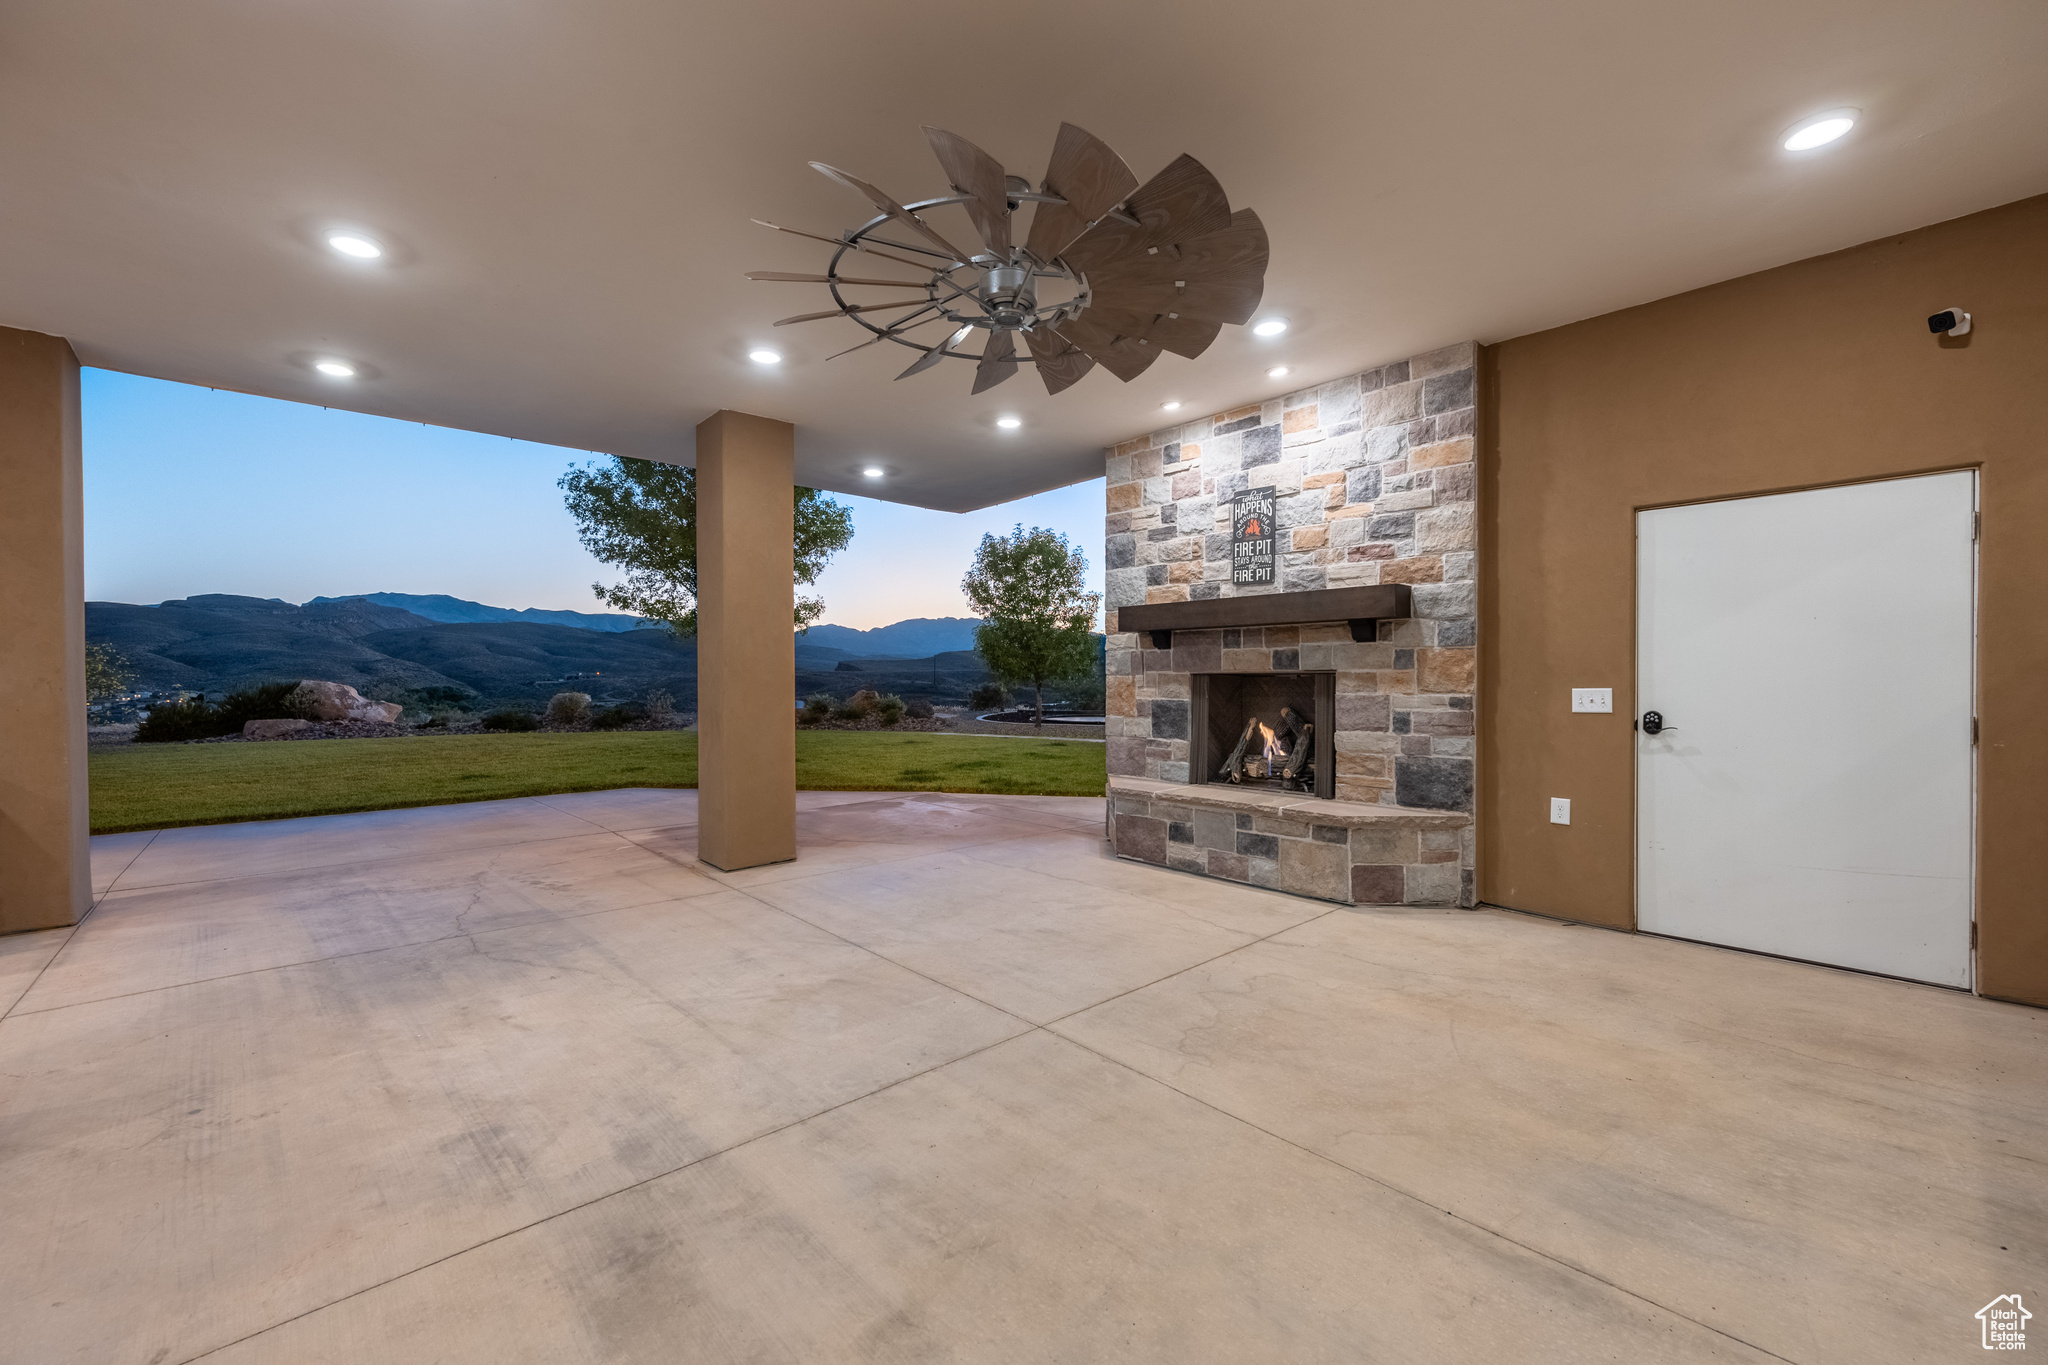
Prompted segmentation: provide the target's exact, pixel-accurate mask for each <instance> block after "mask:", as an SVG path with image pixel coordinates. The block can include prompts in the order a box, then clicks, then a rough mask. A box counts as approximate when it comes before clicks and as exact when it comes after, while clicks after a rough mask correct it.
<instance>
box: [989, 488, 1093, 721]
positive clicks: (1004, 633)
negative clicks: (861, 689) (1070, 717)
mask: <svg viewBox="0 0 2048 1365" xmlns="http://www.w3.org/2000/svg"><path fill="white" fill-rule="evenodd" d="M1087 582H1088V561H1087V559H1086V558H1084V557H1083V556H1082V554H1081V552H1080V551H1079V550H1078V549H1076V548H1074V546H1073V545H1071V544H1070V543H1068V541H1067V538H1066V537H1065V536H1063V535H1061V534H1059V533H1058V532H1057V531H1048V530H1046V529H1044V528H1043V527H1038V526H1034V527H1032V528H1031V529H1030V530H1029V531H1027V530H1025V529H1024V528H1023V527H1022V526H1021V525H1020V526H1018V527H1017V528H1016V529H1015V530H1014V531H1012V532H1011V533H1010V534H1009V535H1007V536H994V535H988V536H983V537H982V538H981V548H980V549H978V550H976V551H975V554H974V567H973V568H971V569H969V570H968V571H967V577H966V578H965V579H963V580H961V583H960V590H961V591H962V592H964V593H965V594H966V595H967V602H968V605H969V606H970V607H972V608H973V609H974V614H975V615H976V616H979V617H981V618H982V624H981V626H980V627H978V628H977V629H976V630H975V632H974V649H975V652H976V653H977V654H979V655H981V658H982V662H983V663H985V664H987V665H988V670H989V672H991V673H993V674H995V675H996V676H997V677H998V678H1000V679H1002V680H1003V681H1004V682H1014V683H1027V684H1029V685H1030V687H1031V691H1032V697H1033V701H1032V710H1033V718H1032V721H1033V724H1037V725H1043V724H1044V723H1045V686H1046V684H1047V683H1055V682H1061V681H1064V680H1066V679H1068V678H1076V677H1080V676H1081V675H1083V674H1086V673H1089V672H1092V671H1093V670H1094V668H1095V639H1094V636H1093V635H1092V633H1091V632H1092V630H1093V628H1094V625H1095V609H1096V608H1097V607H1098V606H1100V605H1101V604H1102V594H1100V593H1093V592H1085V591H1083V589H1084V588H1085V587H1086V585H1087Z"/></svg>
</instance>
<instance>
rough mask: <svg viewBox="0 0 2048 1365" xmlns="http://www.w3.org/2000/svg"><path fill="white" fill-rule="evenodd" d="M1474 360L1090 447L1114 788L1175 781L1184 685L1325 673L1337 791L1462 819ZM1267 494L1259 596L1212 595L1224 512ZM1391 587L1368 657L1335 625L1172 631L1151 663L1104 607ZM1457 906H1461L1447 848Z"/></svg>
mask: <svg viewBox="0 0 2048 1365" xmlns="http://www.w3.org/2000/svg"><path fill="white" fill-rule="evenodd" d="M1475 360H1476V347H1475V345H1474V344H1473V343H1469V342H1467V343H1463V344H1460V345H1457V346H1447V347H1445V348H1443V349H1442V350H1437V351H1431V352H1428V353H1427V354H1424V355H1418V356H1414V357H1411V358H1410V359H1407V360H1400V361H1395V362H1394V363H1392V364H1389V365H1382V366H1380V367H1379V368H1377V369H1372V370H1367V371H1366V372H1365V373H1363V374H1358V375H1351V376H1348V377H1346V378H1343V379H1338V380H1334V381H1332V382H1330V383H1327V384H1320V385H1317V386H1316V387H1314V388H1310V389H1302V390H1300V391H1298V392H1295V393H1291V394H1288V395H1287V396H1286V397H1284V398H1277V399H1273V400H1271V401H1269V402H1266V403H1259V404H1251V405H1249V406H1246V407H1240V408H1233V409H1231V410H1230V411H1228V412H1221V413H1217V414H1214V415H1213V416H1209V417H1203V418H1200V419H1198V420H1196V421H1192V422H1184V423H1181V424H1179V425H1177V426H1173V427H1168V428H1166V429H1164V430H1162V431H1156V432H1153V433H1152V434H1151V435H1150V436H1146V437H1141V438H1139V439H1137V440H1132V441H1125V442H1123V443H1122V444H1121V445H1118V446H1116V447H1114V448H1112V449H1111V450H1110V451H1109V453H1108V524H1107V546H1106V548H1107V555H1106V558H1105V561H1104V562H1105V563H1106V565H1107V566H1108V569H1107V572H1108V613H1107V620H1106V628H1107V630H1108V632H1109V643H1108V673H1109V697H1108V711H1109V724H1108V741H1109V744H1108V748H1109V754H1108V757H1109V771H1110V772H1111V773H1112V774H1114V775H1121V776H1127V777H1142V778H1149V779H1153V780H1157V781H1166V782H1185V781H1186V780H1187V777H1188V771H1187V763H1188V692H1189V682H1188V677H1189V674H1191V673H1198V672H1218V671H1222V672H1262V671H1268V670H1271V671H1277V672H1290V671H1294V670H1297V669H1299V670H1326V669H1327V670H1334V671H1335V672H1336V673H1337V675H1338V676H1337V693H1338V699H1337V734H1336V745H1335V748H1336V755H1337V797H1338V799H1339V800H1344V801H1363V802H1373V803H1379V804H1389V805H1404V806H1414V807H1422V808H1427V809H1433V810H1450V811H1462V812H1467V813H1470V812H1471V811H1472V809H1473V805H1474V802H1473V789H1474V764H1475V762H1476V758H1477V750H1476V741H1475V738H1474V719H1475V712H1474V709H1473V690H1474V687H1475V686H1476V678H1477V668H1476V661H1477V645H1478V639H1477V629H1478V602H1477V598H1476V588H1477V574H1476V567H1475V559H1476V550H1477V545H1478V540H1477V519H1476V517H1475V515H1474V512H1475V501H1474V499H1475V497H1476V494H1477V481H1476V477H1475V467H1474V464H1473V451H1474V439H1473V437H1474V426H1475V416H1476V412H1477V408H1476V397H1475V390H1476V379H1477V376H1476V371H1475ZM1269 485H1270V486H1271V487H1273V488H1274V489H1276V490H1277V494H1278V504H1277V505H1278V513H1279V515H1278V525H1279V534H1280V540H1279V543H1278V544H1277V546H1276V552H1277V554H1278V556H1279V565H1278V572H1277V574H1276V578H1277V580H1278V581H1277V582H1275V583H1274V584H1272V585H1271V586H1262V587H1237V586H1235V585H1233V584H1232V583H1231V581H1230V498H1231V496H1232V495H1233V494H1234V493H1236V492H1237V491H1239V490H1240V489H1244V488H1259V487H1266V486H1269ZM1374 583H1408V584H1412V585H1413V588H1414V601H1415V613H1416V614H1415V617H1414V619H1412V620H1406V621H1382V622H1380V626H1379V640H1378V641H1377V642H1376V643H1370V644H1358V643H1353V642H1352V640H1351V637H1350V633H1349V631H1348V630H1347V628H1346V627H1345V625H1344V623H1342V622H1333V623H1327V624H1322V625H1306V626H1278V627H1275V626H1268V627H1265V628H1264V629H1262V630H1261V629H1246V630H1242V631H1177V632H1175V634H1174V639H1173V648H1172V649H1171V650H1164V651H1162V650H1154V649H1150V648H1146V647H1144V642H1143V641H1141V639H1140V637H1139V636H1138V635H1136V634H1134V633H1129V632H1122V633H1120V632H1118V630H1117V627H1116V613H1117V610H1118V609H1119V608H1121V607H1127V606H1134V605H1137V604H1139V603H1146V602H1183V601H1188V600H1202V599H1206V598H1214V597H1233V596H1239V595H1243V594H1247V593H1268V592H1299V591H1304V590H1308V589H1315V588H1344V587H1355V586H1360V585H1367V584H1374ZM1461 842H1462V844H1463V848H1462V850H1461V854H1460V858H1459V863H1460V866H1461V868H1462V871H1463V883H1464V885H1463V888H1462V894H1461V896H1460V900H1461V902H1462V903H1464V904H1471V903H1472V899H1473V874H1472V863H1473V853H1472V849H1473V839H1472V832H1471V829H1470V827H1469V826H1468V827H1467V828H1466V829H1465V831H1464V833H1463V835H1462V838H1461Z"/></svg>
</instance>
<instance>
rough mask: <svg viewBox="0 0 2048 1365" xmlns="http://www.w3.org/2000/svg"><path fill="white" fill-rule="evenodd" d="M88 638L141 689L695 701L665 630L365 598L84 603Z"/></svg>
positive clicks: (683, 656)
mask: <svg viewBox="0 0 2048 1365" xmlns="http://www.w3.org/2000/svg"><path fill="white" fill-rule="evenodd" d="M85 625H86V636H87V638H88V639H90V640H92V641H93V642H94V643H96V644H97V643H105V644H111V645H113V646H114V647H115V648H116V649H118V650H120V651H121V653H123V654H124V655H126V656H127V657H128V658H129V659H130V660H131V661H133V663H134V664H135V666H136V668H137V670H138V672H139V674H140V676H139V677H138V678H137V681H136V686H137V688H138V689H140V690H144V691H163V690H170V689H180V688H182V689H188V690H191V691H201V692H208V693H215V694H218V693H221V692H226V691H231V690H233V689H235V688H238V687H246V686H249V685H250V684H252V683H261V682H272V681H277V680H282V679H289V678H325V679H329V680H331V681H334V682H344V683H348V684H349V685H351V686H353V687H356V688H358V689H360V690H362V691H364V692H366V693H369V694H371V695H374V696H388V695H391V694H394V693H397V692H402V691H405V690H408V689H412V688H421V687H448V686H454V687H459V688H462V689H464V690H466V691H468V692H471V693H474V694H475V695H476V696H477V697H478V698H479V699H480V700H485V701H493V700H503V701H508V702H511V701H532V700H543V699H545V698H547V697H549V696H551V695H553V694H554V693H556V692H558V691H562V690H564V688H565V687H568V686H570V684H568V683H564V682H563V681H562V680H563V679H564V678H566V677H570V676H571V675H587V676H584V677H581V678H577V679H575V680H574V690H576V691H582V692H589V693H591V694H593V695H595V696H611V697H617V698H628V697H637V696H640V695H642V694H644V693H645V692H647V691H648V690H649V689H651V688H654V687H666V688H668V690H669V691H670V692H671V693H672V694H674V696H675V698H676V700H677V702H678V703H679V704H682V705H684V706H688V705H691V704H693V703H694V700H695V697H696V694H697V651H696V646H695V644H694V643H693V642H678V641H676V640H675V639H673V638H672V637H671V636H670V635H669V633H668V632H667V631H665V630H637V631H622V632H613V631H596V630H583V629H576V628H572V627H569V626H555V625H537V624H533V623H531V622H479V623H467V624H454V623H443V622H436V621H431V620H428V619H427V618H426V617H423V616H420V615H418V614H417V613H414V612H410V611H405V610H401V609H400V608H397V607H389V606H382V605H379V604H377V603H375V602H370V601H367V600H365V599H363V598H340V599H329V600H326V601H321V602H315V603H309V604H308V605H306V606H303V607H295V606H293V605H292V604H291V603H289V602H280V601H275V600H265V599H263V598H258V597H236V596H232V595H229V594H225V593H213V594H208V595H205V596H201V597H190V598H183V599H180V600H177V601H171V602H165V603H164V604H162V605H161V606H155V607H140V606H130V605H128V604H126V603H121V602H88V603H86V604H85Z"/></svg>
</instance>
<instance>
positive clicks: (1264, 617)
mask: <svg viewBox="0 0 2048 1365" xmlns="http://www.w3.org/2000/svg"><path fill="white" fill-rule="evenodd" d="M1412 602H1413V594H1412V593H1411V592H1410V591H1409V588H1408V585H1407V584H1406V583H1382V584H1376V585H1374V586H1373V587H1369V588H1319V589H1317V590H1315V591H1313V592H1262V593H1252V594H1248V595H1246V596H1243V597H1212V598H1210V599H1208V600H1207V601H1205V602H1152V603H1148V604H1146V605H1144V606H1135V607H1120V608H1118V609H1117V614H1116V625H1117V629H1118V630H1120V631H1124V630H1135V631H1144V632H1146V633H1147V634H1149V635H1151V637H1152V647H1153V648H1154V649H1169V648H1171V647H1172V642H1173V632H1175V631H1176V630H1230V629H1233V628H1235V627H1239V626H1299V625H1307V624H1309V623H1311V622H1316V621H1346V622H1349V623H1350V625H1351V638H1352V639H1354V640H1362V641H1363V640H1373V639H1377V638H1378V631H1379V623H1380V622H1381V621H1398V620H1403V619H1405V618H1407V617H1409V616H1412V615H1414V607H1413V605H1412Z"/></svg>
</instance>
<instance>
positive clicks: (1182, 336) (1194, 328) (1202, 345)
mask: <svg viewBox="0 0 2048 1365" xmlns="http://www.w3.org/2000/svg"><path fill="white" fill-rule="evenodd" d="M1087 316H1089V317H1091V318H1094V319H1095V320H1096V321H1097V322H1098V323H1101V324H1102V325H1104V326H1106V327H1109V328H1111V329H1113V330H1115V331H1116V332H1117V333H1119V334H1120V335H1123V336H1128V337H1143V338H1144V339H1145V340H1146V341H1149V342H1151V343H1152V344H1153V345H1154V346H1157V347H1159V348H1160V349H1161V350H1163V351H1172V352H1173V353H1174V354H1175V355H1179V356H1186V357H1187V358H1188V359H1189V360H1193V359H1194V358H1195V357H1196V356H1199V355H1200V354H1201V353H1202V352H1204V351H1206V350H1208V349H1209V343H1210V342H1212V341H1214V340H1216V337H1217V335H1218V334H1219V333H1221V332H1222V330H1223V324H1222V323H1220V322H1210V321H1202V320H1200V319H1197V318H1190V317H1173V316H1171V315H1169V314H1166V313H1149V312H1148V313H1132V312H1125V311H1121V310H1118V309H1115V308H1110V307H1107V306H1105V305H1103V304H1100V303H1098V304H1094V305H1093V306H1091V307H1090V308H1089V309H1088V313H1087Z"/></svg>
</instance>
